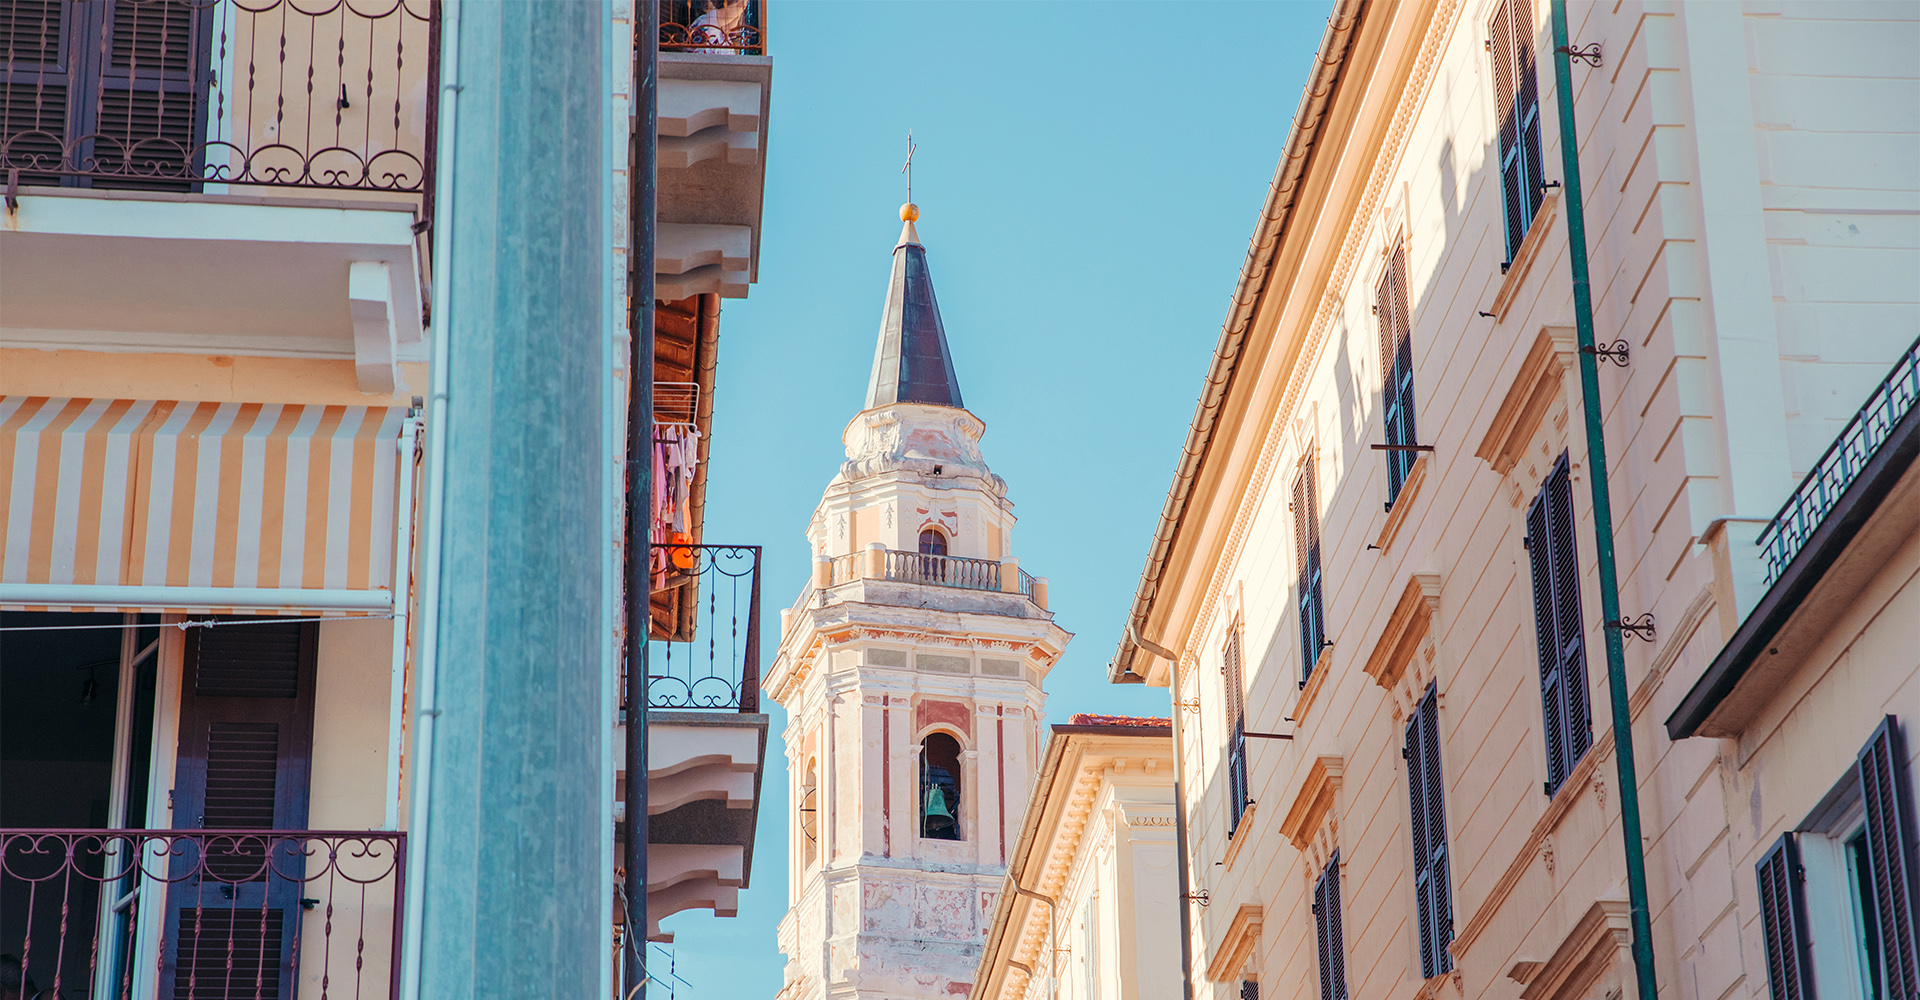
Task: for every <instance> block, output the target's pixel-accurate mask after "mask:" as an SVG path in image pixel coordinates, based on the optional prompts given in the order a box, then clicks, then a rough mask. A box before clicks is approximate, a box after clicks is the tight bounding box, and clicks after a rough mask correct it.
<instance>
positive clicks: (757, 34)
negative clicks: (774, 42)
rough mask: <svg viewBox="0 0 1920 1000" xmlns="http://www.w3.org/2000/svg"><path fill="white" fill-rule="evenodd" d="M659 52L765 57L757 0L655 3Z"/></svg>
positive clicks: (667, 1) (667, 0) (764, 34)
mask: <svg viewBox="0 0 1920 1000" xmlns="http://www.w3.org/2000/svg"><path fill="white" fill-rule="evenodd" d="M659 3H660V51H662V52H708V53H717V54H725V55H753V56H763V55H766V54H767V33H766V29H765V27H764V24H765V21H764V20H763V17H762V12H761V7H762V4H761V0H659Z"/></svg>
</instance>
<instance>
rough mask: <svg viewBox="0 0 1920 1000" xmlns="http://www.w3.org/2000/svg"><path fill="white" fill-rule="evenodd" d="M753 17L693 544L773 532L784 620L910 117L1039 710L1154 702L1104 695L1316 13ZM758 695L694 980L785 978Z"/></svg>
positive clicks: (778, 783)
mask: <svg viewBox="0 0 1920 1000" xmlns="http://www.w3.org/2000/svg"><path fill="white" fill-rule="evenodd" d="M768 6H769V7H770V11H769V23H768V26H767V28H768V41H769V46H770V51H771V53H772V55H773V60H774V70H773V107H772V112H771V122H770V128H771V136H770V138H769V140H768V148H767V150H766V156H767V190H766V214H765V217H764V220H763V225H762V228H761V246H760V281H759V284H757V285H755V286H754V287H753V290H752V294H751V296H750V297H749V298H748V299H746V300H745V301H732V300H729V301H727V302H725V303H724V304H723V310H722V314H721V323H720V367H719V384H718V387H717V389H716V391H715V394H714V402H715V413H714V436H713V463H712V467H711V469H710V473H709V474H710V480H709V482H710V486H709V492H708V497H709V501H708V502H709V506H708V512H707V527H706V540H707V541H710V542H715V543H727V542H733V543H746V544H753V543H758V544H762V545H765V546H766V547H767V548H766V564H765V572H766V577H765V587H766V599H765V602H764V603H765V612H766V619H765V623H764V625H763V634H766V635H768V636H773V635H777V634H778V627H779V609H780V608H781V607H784V606H786V605H788V604H790V603H791V602H792V600H793V598H794V597H796V596H798V595H799V592H800V588H801V586H802V584H803V583H804V582H805V579H806V574H807V569H808V552H807V546H806V539H805V536H804V531H805V529H806V525H807V521H808V518H809V517H810V516H811V515H812V512H813V508H814V505H815V504H816V503H817V502H818V501H819V499H820V494H821V490H822V489H824V488H825V487H826V484H827V480H828V479H830V478H832V476H833V474H834V472H835V470H836V469H837V467H838V465H839V463H840V461H841V460H842V458H843V457H844V456H843V453H842V450H841V444H840V432H841V430H842V429H843V428H845V426H846V424H847V421H848V420H849V419H851V418H852V417H853V415H854V414H855V413H856V412H858V411H859V409H860V406H861V403H862V400H863V398H864V392H865V382H866V379H867V376H868V372H869V369H870V367H871V365H872V363H873V348H874V340H875V336H876V334H877V332H878V327H879V321H880V306H881V299H882V296H883V294H884V291H885V286H886V279H887V269H888V265H889V262H890V258H889V254H890V252H891V250H892V248H893V243H894V239H895V237H896V236H897V235H898V234H899V229H900V222H899V219H898V217H897V215H896V214H895V213H896V210H897V209H898V207H899V205H900V202H901V201H902V200H903V193H904V192H903V190H902V182H901V176H900V173H899V169H900V162H901V160H902V158H903V156H904V153H905V142H906V132H907V130H908V129H909V128H911V129H912V130H913V134H914V138H915V140H916V141H918V142H919V144H920V151H919V153H918V155H916V156H915V157H914V171H913V186H914V200H915V201H917V202H918V203H919V205H920V206H921V210H922V212H923V215H922V217H921V220H920V223H919V230H920V235H921V239H922V240H923V242H924V243H925V244H926V247H927V260H928V264H929V267H930V268H931V270H932V273H933V281H934V287H935V289H936V290H937V292H938V294H939V299H940V308H941V313H942V316H943V318H944V319H945V322H946V330H947V338H948V341H949V343H950V344H951V346H952V349H953V353H954V365H955V368H956V369H957V370H958V373H959V377H960V386H961V389H962V391H963V392H964V394H965V397H966V401H967V406H968V409H970V410H972V411H973V412H974V413H975V414H977V415H978V416H979V417H980V418H981V419H982V420H984V421H986V423H987V434H986V438H985V439H984V441H983V442H982V448H983V450H984V451H985V453H986V457H987V461H988V462H989V463H990V464H991V465H992V466H993V469H994V471H995V472H997V473H999V474H1000V475H1001V476H1003V477H1005V478H1006V480H1007V485H1008V492H1009V495H1010V496H1011V497H1012V499H1013V501H1014V503H1015V513H1016V514H1017V515H1018V516H1019V519H1020V521H1019V525H1018V527H1017V528H1016V529H1015V531H1014V546H1015V550H1016V554H1017V555H1018V556H1019V557H1020V565H1021V567H1022V568H1024V569H1026V570H1028V571H1029V572H1031V573H1033V574H1034V575H1036V576H1045V577H1048V578H1050V580H1051V582H1052V595H1051V604H1052V607H1053V610H1054V611H1055V615H1056V620H1057V621H1058V622H1059V623H1060V625H1061V626H1062V627H1063V628H1065V629H1067V630H1068V631H1070V632H1073V633H1075V636H1076V638H1075V639H1074V641H1073V643H1072V645H1071V646H1070V647H1069V648H1068V651H1067V655H1066V657H1065V659H1063V660H1062V661H1061V663H1060V665H1059V666H1058V667H1057V668H1055V670H1054V671H1053V674H1052V676H1051V677H1050V678H1049V679H1048V681H1047V692H1048V700H1047V715H1048V721H1050V722H1064V721H1065V720H1066V717H1067V716H1068V715H1071V714H1073V713H1075V712H1118V713H1126V714H1135V715H1147V714H1151V715H1165V714H1166V712H1167V693H1166V690H1165V689H1164V688H1152V689H1147V688H1142V687H1137V686H1136V687H1115V686H1113V685H1109V684H1108V683H1107V682H1106V665H1107V661H1108V659H1109V658H1111V657H1112V655H1113V652H1114V646H1115V644H1116V642H1117V641H1118V639H1119V630H1120V627H1121V622H1122V619H1123V617H1124V615H1125V613H1126V610H1127V607H1128V605H1129V603H1130V602H1131V600H1132V595H1133V589H1134V586H1135V585H1136V584H1137V583H1138V581H1139V577H1140V568H1141V565H1142V564H1143V562H1144V561H1145V559H1146V554H1147V543H1148V541H1149V539H1150V538H1151V534H1152V531H1153V526H1154V522H1155V519H1156V518H1157V516H1158V514H1159V511H1160V506H1161V503H1162V502H1163V501H1164V499H1165V497H1166V490H1167V485H1168V483H1169V482H1170V481H1171V479H1172V475H1173V469H1174V463H1175V460H1176V459H1177V458H1178V456H1179V449H1180V445H1181V442H1182V441H1183V440H1184V438H1185V435H1186V432H1187V425H1188V421H1189V419H1190V418H1191V417H1192V415H1193V407H1194V401H1195V399H1196V397H1197V395H1198V393H1199V389H1200V383H1201V378H1202V376H1203V374H1204V373H1205V370H1206V365H1207V359H1208V357H1209V356H1210V354H1211V351H1212V348H1213V345H1214V342H1215V340H1216V338H1217V337H1218V336H1219V332H1220V324H1221V321H1222V320H1223V319H1224V318H1225V316H1226V312H1227V305H1228V298H1229V296H1230V294H1231V293H1232V291H1233V286H1234V283H1235V280H1236V278H1237V276H1238V274H1239V269H1240V263H1241V261H1242V259H1243V258H1244V256H1245V254H1246V248H1247V240H1248V238H1249V236H1250V235H1251V234H1252V232H1253V226H1254V222H1255V219H1256V217H1257V216H1258V213H1259V211H1260V208H1261V205H1262V203H1263V201H1264V199H1265V197H1266V189H1267V184H1268V182H1269V180H1271V178H1272V176H1273V170H1274V165H1275V163H1276V162H1277V161H1278V159H1279V156H1280V150H1281V147H1282V145H1283V144H1284V143H1285V141H1286V133H1287V128H1288V126H1289V124H1290V122H1291V119H1292V115H1293V110H1294V107H1295V106H1296V104H1297V103H1298V101H1299V97H1300V88H1301V85H1302V84H1303V83H1304V82H1305V80H1306V74H1307V70H1308V68H1309V65H1310V63H1311V61H1312V58H1313V53H1314V51H1315V49H1316V48H1317V46H1318V45H1319V41H1320V35H1321V32H1322V31H1323V30H1324V28H1325V25H1326V17H1327V12H1328V10H1329V7H1330V5H1329V4H1328V3H1326V2H1312V3H1264V4H1256V3H1179V2H1160V3H1108V4H1082V3H1052V2H1037V3H1036V2H1028V3H1019V4H1015V3H959V2H947V3H859V4H847V3H824V2H820V3H816V2H798V0H786V2H781V0H775V2H773V3H770V4H769V5H768ZM770 647H771V643H769V652H768V654H767V655H768V656H769V658H770V657H771V651H770ZM767 711H769V712H770V713H771V714H772V716H773V722H772V730H771V732H770V734H769V746H768V748H767V770H766V774H765V776H764V779H763V782H762V795H763V798H762V805H761V809H760V825H759V841H758V843H757V845H756V847H755V849H754V864H753V884H752V886H751V887H750V888H748V889H747V890H745V891H743V892H742V893H741V894H740V915H739V916H738V917H736V918H730V919H722V918H716V917H714V916H713V915H712V914H711V913H697V912H689V913H683V914H680V915H677V916H674V917H669V918H668V919H667V920H666V922H665V924H664V927H665V929H667V930H671V931H674V932H675V933H676V935H677V936H678V942H677V943H676V944H675V945H674V946H673V947H672V949H671V950H672V952H673V954H674V956H675V958H674V966H675V969H676V971H677V973H678V975H679V976H680V977H681V978H683V979H685V980H687V982H688V983H690V984H691V986H687V985H681V986H679V992H678V996H679V997H680V998H695V997H698V998H733V997H742V998H771V997H772V996H773V995H774V994H775V993H776V992H777V991H778V990H779V988H780V984H781V979H782V975H781V970H782V965H783V959H782V957H781V955H780V954H779V949H778V946H777V944H776V941H775V937H774V929H775V927H776V926H777V925H778V923H779V920H780V918H781V916H782V915H783V914H784V913H785V912H786V908H787V872H786V847H785V842H786V837H787V819H788V803H787V794H786V788H787V777H786V774H785V769H784V768H785V755H784V753H783V751H782V750H781V749H780V746H779V739H780V733H781V730H782V728H783V727H784V726H785V724H786V716H785V715H784V713H782V712H781V711H780V709H779V707H778V706H770V707H769V708H768V709H767ZM653 954H654V955H655V956H657V959H656V961H657V962H658V963H659V964H658V967H657V971H659V972H661V973H664V972H665V968H664V966H665V964H666V958H665V956H664V955H663V954H662V953H661V952H660V950H659V949H653ZM653 995H654V996H656V997H660V996H665V995H667V993H666V991H665V990H661V991H659V992H656V993H654V994H653Z"/></svg>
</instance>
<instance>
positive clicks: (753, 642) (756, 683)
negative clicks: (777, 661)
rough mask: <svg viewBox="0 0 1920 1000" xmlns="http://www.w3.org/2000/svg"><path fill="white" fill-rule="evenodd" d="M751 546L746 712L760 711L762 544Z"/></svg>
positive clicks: (743, 686)
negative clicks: (751, 571) (751, 567)
mask: <svg viewBox="0 0 1920 1000" xmlns="http://www.w3.org/2000/svg"><path fill="white" fill-rule="evenodd" d="M750 548H751V551H752V552H753V583H752V584H750V585H749V591H748V596H747V659H746V662H745V663H742V664H741V665H740V711H741V712H744V713H754V712H758V711H760V546H758V545H755V546H751V547H750ZM736 613H738V612H736Z"/></svg>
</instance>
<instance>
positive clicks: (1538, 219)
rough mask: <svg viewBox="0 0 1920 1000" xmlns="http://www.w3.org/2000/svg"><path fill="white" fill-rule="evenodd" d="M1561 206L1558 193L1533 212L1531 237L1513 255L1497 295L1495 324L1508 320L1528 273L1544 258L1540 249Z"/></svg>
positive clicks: (1541, 202)
mask: <svg viewBox="0 0 1920 1000" xmlns="http://www.w3.org/2000/svg"><path fill="white" fill-rule="evenodd" d="M1559 207H1560V196H1559V195H1557V194H1550V195H1547V196H1546V197H1545V198H1542V199H1540V207H1539V208H1538V209H1535V210H1534V213H1533V223H1532V225H1529V226H1528V227H1527V235H1526V236H1524V237H1522V238H1521V240H1520V249H1518V250H1515V251H1514V252H1513V261H1512V262H1511V263H1509V264H1508V265H1507V273H1506V276H1505V277H1504V278H1503V279H1501V282H1500V291H1499V292H1497V293H1495V295H1494V296H1493V308H1492V312H1493V321H1494V322H1495V323H1498V322H1500V321H1502V320H1504V319H1506V318H1507V307H1508V306H1510V305H1512V304H1513V298H1514V296H1515V295H1516V294H1518V293H1519V291H1520V286H1521V285H1522V284H1525V283H1526V280H1527V271H1528V270H1530V269H1531V268H1532V267H1533V261H1534V258H1536V257H1538V256H1540V246H1541V244H1543V243H1545V242H1546V241H1547V231H1548V230H1549V229H1552V228H1553V216H1554V213H1555V210H1556V209H1558V208H1559Z"/></svg>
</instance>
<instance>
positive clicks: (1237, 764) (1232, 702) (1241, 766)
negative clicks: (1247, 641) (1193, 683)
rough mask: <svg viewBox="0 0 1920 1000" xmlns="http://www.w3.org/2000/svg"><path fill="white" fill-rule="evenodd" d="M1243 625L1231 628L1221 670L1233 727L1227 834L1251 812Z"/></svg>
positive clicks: (1228, 749)
mask: <svg viewBox="0 0 1920 1000" xmlns="http://www.w3.org/2000/svg"><path fill="white" fill-rule="evenodd" d="M1240 655H1241V654H1240V627H1239V626H1238V625H1237V624H1236V625H1235V626H1234V627H1232V628H1230V629H1228V630H1227V648H1226V650H1225V651H1224V653H1223V655H1222V661H1223V662H1222V663H1221V672H1222V673H1224V674H1226V687H1227V719H1228V723H1229V724H1230V725H1231V726H1232V727H1233V729H1232V731H1231V732H1230V733H1229V735H1228V737H1227V799H1228V802H1227V816H1228V820H1227V836H1229V837H1231V836H1233V834H1234V832H1235V831H1237V830H1239V829H1240V817H1242V816H1244V815H1246V812H1247V789H1248V784H1247V696H1246V688H1245V686H1244V685H1245V683H1246V682H1245V678H1244V676H1243V671H1242V668H1241V663H1240Z"/></svg>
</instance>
